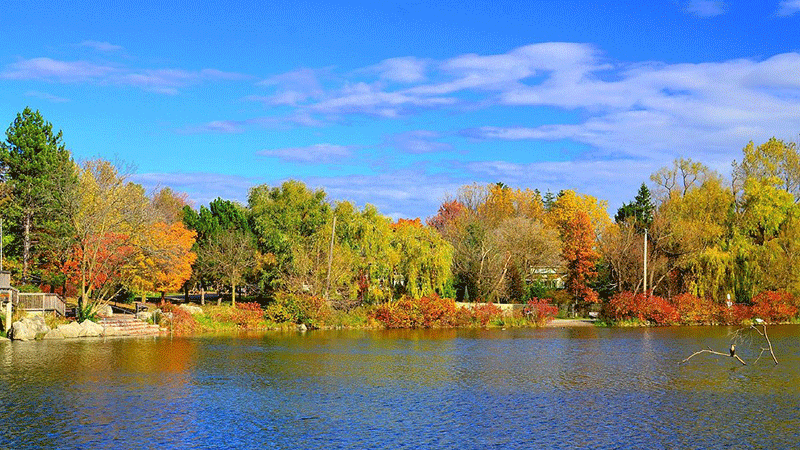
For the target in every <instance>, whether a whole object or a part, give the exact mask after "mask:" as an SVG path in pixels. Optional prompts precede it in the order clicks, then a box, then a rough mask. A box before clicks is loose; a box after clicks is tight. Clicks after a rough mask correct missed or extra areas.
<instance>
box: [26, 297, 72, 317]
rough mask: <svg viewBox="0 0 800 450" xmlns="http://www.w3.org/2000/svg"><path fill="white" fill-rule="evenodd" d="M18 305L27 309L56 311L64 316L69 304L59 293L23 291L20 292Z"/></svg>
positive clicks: (31, 310)
mask: <svg viewBox="0 0 800 450" xmlns="http://www.w3.org/2000/svg"><path fill="white" fill-rule="evenodd" d="M18 295H19V297H18V300H17V303H16V305H17V306H19V307H22V308H24V309H25V311H30V312H33V311H42V312H47V311H55V312H56V313H58V314H59V315H61V316H62V317H63V316H65V315H66V313H67V304H66V303H64V300H62V299H61V297H59V295H58V294H45V293H22V292H20V293H19V294H18Z"/></svg>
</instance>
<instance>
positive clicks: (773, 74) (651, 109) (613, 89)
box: [463, 53, 800, 155]
mask: <svg viewBox="0 0 800 450" xmlns="http://www.w3.org/2000/svg"><path fill="white" fill-rule="evenodd" d="M798 70H800V55H799V54H796V53H787V54H783V55H776V56H774V57H772V58H769V59H767V60H764V61H753V60H732V61H726V62H720V63H703V64H674V65H665V64H642V65H637V66H631V67H627V68H623V69H622V70H619V71H617V77H615V80H614V81H602V80H601V79H599V78H598V77H592V76H591V68H590V67H589V66H587V67H585V68H583V69H580V68H576V70H574V71H572V72H573V73H575V72H582V73H583V75H582V76H580V77H572V78H569V77H563V76H562V75H561V74H559V73H558V72H555V73H553V74H551V75H550V77H549V78H548V79H547V80H545V81H543V82H542V83H540V84H539V85H537V86H530V87H525V88H521V89H518V90H515V91H511V92H507V93H505V94H503V96H502V97H501V98H502V101H504V102H506V103H509V104H516V105H528V106H537V105H547V106H556V107H560V108H564V109H573V108H582V109H584V110H586V111H588V112H591V114H590V116H589V117H588V118H587V119H586V120H585V121H583V122H581V123H577V124H574V123H573V124H550V125H539V126H533V127H526V126H517V127H493V126H484V127H479V128H477V129H468V130H464V131H463V134H465V135H467V136H470V137H481V138H485V139H501V140H521V139H530V140H559V139H570V140H573V141H576V142H582V143H586V144H589V145H591V146H593V147H596V148H599V149H602V150H604V151H606V152H615V153H619V152H622V153H625V154H629V155H635V154H642V153H648V154H653V153H660V152H661V153H664V154H671V155H675V154H677V153H679V152H683V151H686V150H685V149H688V148H695V149H697V148H701V149H703V151H704V152H705V153H708V152H730V150H731V149H735V148H738V147H740V146H742V145H743V143H746V142H747V141H749V140H750V139H756V140H759V139H767V138H768V137H770V136H772V135H777V136H784V137H788V136H792V135H793V133H795V132H796V130H797V129H800V117H798V116H797V115H796V114H795V113H794V111H796V110H797V109H798V108H800V81H798V79H797V78H796V77H795V76H794V75H793V74H794V73H797V71H798Z"/></svg>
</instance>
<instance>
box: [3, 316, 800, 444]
mask: <svg viewBox="0 0 800 450" xmlns="http://www.w3.org/2000/svg"><path fill="white" fill-rule="evenodd" d="M731 331H733V329H729V328H724V327H696V328H656V329H600V328H570V329H555V328H553V329H520V330H516V329H515V330H506V331H503V330H403V331H342V332H338V331H314V332H309V333H306V334H302V335H301V334H294V333H292V334H259V335H239V336H236V337H231V336H211V337H207V336H204V337H191V338H177V337H176V338H169V337H161V338H127V339H126V338H116V339H106V340H96V341H77V340H75V341H60V342H57V341H48V342H13V343H7V342H6V343H0V364H1V366H0V402H1V404H0V448H7V447H10V448H84V449H86V448H88V449H95V448H188V447H194V448H409V449H416V448H459V449H472V448H475V449H479V448H480V449H482V448H564V449H567V448H796V447H798V445H800V409H799V407H800V356H799V354H800V342H799V340H798V337H800V326H775V327H771V328H770V329H769V332H770V337H771V338H772V341H773V345H774V347H775V349H776V355H777V357H778V359H779V362H780V364H779V365H777V366H776V365H774V364H773V362H772V361H771V360H770V359H768V358H769V356H768V355H765V356H764V357H762V359H761V360H760V361H759V362H758V364H756V365H748V366H741V365H739V363H737V362H735V361H734V360H733V359H732V358H723V357H718V356H711V355H707V354H706V355H699V356H697V357H695V358H693V359H692V360H691V361H689V362H688V363H686V364H684V365H679V364H678V363H679V362H680V361H681V360H682V359H684V358H685V357H687V356H689V355H690V354H691V353H693V352H694V351H697V350H701V349H703V348H705V346H706V345H708V346H711V347H712V348H714V349H715V350H718V351H726V349H727V348H728V345H729V342H730V337H729V335H728V334H729V333H730V332H731ZM759 345H760V342H755V341H754V342H750V343H748V342H746V341H740V342H739V344H738V345H737V349H738V352H739V353H740V354H741V355H742V357H743V358H745V359H746V360H747V361H748V362H751V361H752V360H753V359H754V358H755V356H757V353H758V350H757V348H758V346H759Z"/></svg>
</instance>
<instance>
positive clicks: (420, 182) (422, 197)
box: [304, 167, 468, 219]
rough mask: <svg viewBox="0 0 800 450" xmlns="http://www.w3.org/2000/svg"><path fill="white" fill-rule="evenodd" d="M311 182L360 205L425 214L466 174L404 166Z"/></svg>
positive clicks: (453, 191) (399, 214)
mask: <svg viewBox="0 0 800 450" xmlns="http://www.w3.org/2000/svg"><path fill="white" fill-rule="evenodd" d="M304 181H305V182H306V183H308V184H309V185H311V186H319V187H323V188H324V189H325V192H326V193H327V194H328V195H329V197H330V198H334V199H340V200H347V201H352V202H354V203H356V204H357V205H364V204H367V203H369V204H372V205H375V206H376V207H377V208H378V210H379V211H381V212H382V213H383V214H386V215H388V216H390V217H392V218H394V219H397V218H400V217H412V218H413V217H421V218H423V219H424V218H426V217H427V216H429V215H431V214H433V213H435V211H436V207H437V205H438V204H440V203H441V202H442V200H443V199H444V198H445V197H446V196H447V195H455V194H456V193H457V191H458V189H459V187H460V186H462V185H464V184H465V183H467V182H468V180H467V179H465V178H453V177H451V176H448V175H444V174H440V173H436V174H434V173H430V172H428V171H427V170H425V169H424V168H419V167H416V168H401V169H396V170H391V171H387V172H384V173H380V174H374V175H346V176H341V177H308V178H306V179H305V180H304Z"/></svg>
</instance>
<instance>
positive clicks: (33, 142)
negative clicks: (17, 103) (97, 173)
mask: <svg viewBox="0 0 800 450" xmlns="http://www.w3.org/2000/svg"><path fill="white" fill-rule="evenodd" d="M0 165H1V166H2V167H1V168H0V169H1V170H2V176H3V179H4V181H5V182H6V183H7V186H8V189H9V192H10V194H11V197H12V198H13V201H12V202H11V203H10V204H9V208H8V210H7V214H8V215H9V216H10V218H11V220H12V223H13V224H14V225H15V226H14V227H13V231H14V232H15V233H16V234H17V235H18V236H19V241H18V242H19V243H20V244H21V245H19V246H18V247H17V248H15V249H14V251H16V252H17V253H18V254H19V256H20V257H21V259H22V279H23V280H25V281H28V279H29V276H30V270H31V261H32V259H33V258H34V256H36V254H37V253H39V252H40V250H41V249H40V248H37V243H41V242H44V241H45V240H44V239H40V238H39V235H42V234H47V233H48V232H50V233H51V234H53V233H60V232H64V231H65V230H64V227H63V226H62V225H63V222H62V221H60V220H59V214H58V205H57V204H56V201H55V199H54V197H53V194H54V193H57V192H62V191H64V190H65V188H64V186H65V185H68V184H72V183H74V182H75V168H74V164H73V162H72V160H71V158H70V154H69V151H67V150H66V148H65V146H64V143H63V141H62V133H61V131H58V132H54V131H53V125H52V124H51V123H50V122H47V121H45V120H44V118H43V117H42V115H41V114H40V113H39V111H38V110H37V111H33V110H31V109H30V108H25V109H24V110H23V111H22V113H19V114H17V117H16V119H14V122H13V123H12V124H11V125H10V126H9V127H8V130H7V131H6V140H5V142H3V143H2V144H0ZM45 225H48V227H47V228H49V230H48V229H47V228H46V227H45Z"/></svg>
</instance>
